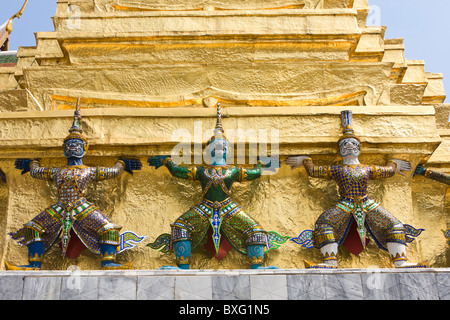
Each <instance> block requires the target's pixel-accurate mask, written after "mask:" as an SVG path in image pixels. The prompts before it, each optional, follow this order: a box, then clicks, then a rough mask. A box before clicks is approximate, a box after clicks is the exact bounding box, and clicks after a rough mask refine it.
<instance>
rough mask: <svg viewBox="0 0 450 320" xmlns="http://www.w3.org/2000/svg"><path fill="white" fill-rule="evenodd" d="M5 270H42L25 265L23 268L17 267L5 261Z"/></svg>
mask: <svg viewBox="0 0 450 320" xmlns="http://www.w3.org/2000/svg"><path fill="white" fill-rule="evenodd" d="M5 268H6V270H14V271H35V270H41V268H39V267H37V266H33V265H31V264H29V265H23V266H16V265H15V264H13V263H9V262H6V261H5Z"/></svg>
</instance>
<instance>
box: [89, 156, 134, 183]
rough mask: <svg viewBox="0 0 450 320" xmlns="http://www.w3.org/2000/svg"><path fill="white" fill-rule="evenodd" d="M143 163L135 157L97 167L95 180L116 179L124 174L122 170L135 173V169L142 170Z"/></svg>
mask: <svg viewBox="0 0 450 320" xmlns="http://www.w3.org/2000/svg"><path fill="white" fill-rule="evenodd" d="M141 168H142V163H141V161H139V160H135V159H120V160H117V162H116V164H115V165H114V166H112V167H97V170H96V173H95V180H97V181H103V180H107V179H114V178H116V177H118V176H120V175H121V174H122V172H124V171H125V172H128V173H129V174H131V175H132V174H133V171H134V170H141Z"/></svg>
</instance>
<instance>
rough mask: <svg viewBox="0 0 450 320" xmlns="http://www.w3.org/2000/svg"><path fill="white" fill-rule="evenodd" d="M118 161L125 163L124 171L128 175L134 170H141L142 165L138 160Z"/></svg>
mask: <svg viewBox="0 0 450 320" xmlns="http://www.w3.org/2000/svg"><path fill="white" fill-rule="evenodd" d="M120 161H123V162H124V163H125V169H124V170H125V171H126V172H128V173H129V174H131V175H132V174H133V171H134V170H141V168H142V163H141V161H140V160H136V159H120Z"/></svg>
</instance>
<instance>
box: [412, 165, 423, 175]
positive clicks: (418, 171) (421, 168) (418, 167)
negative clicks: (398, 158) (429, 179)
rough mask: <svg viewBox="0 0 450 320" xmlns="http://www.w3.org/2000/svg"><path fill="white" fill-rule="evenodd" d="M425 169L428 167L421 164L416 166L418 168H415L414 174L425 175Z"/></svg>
mask: <svg viewBox="0 0 450 320" xmlns="http://www.w3.org/2000/svg"><path fill="white" fill-rule="evenodd" d="M425 171H426V169H425V168H424V166H422V165H421V164H419V165H418V166H417V167H416V170H414V176H423V175H425Z"/></svg>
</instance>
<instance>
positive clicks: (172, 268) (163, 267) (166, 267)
mask: <svg viewBox="0 0 450 320" xmlns="http://www.w3.org/2000/svg"><path fill="white" fill-rule="evenodd" d="M158 270H189V267H187V268H180V267H174V266H162V267H161V268H159V269H158Z"/></svg>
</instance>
